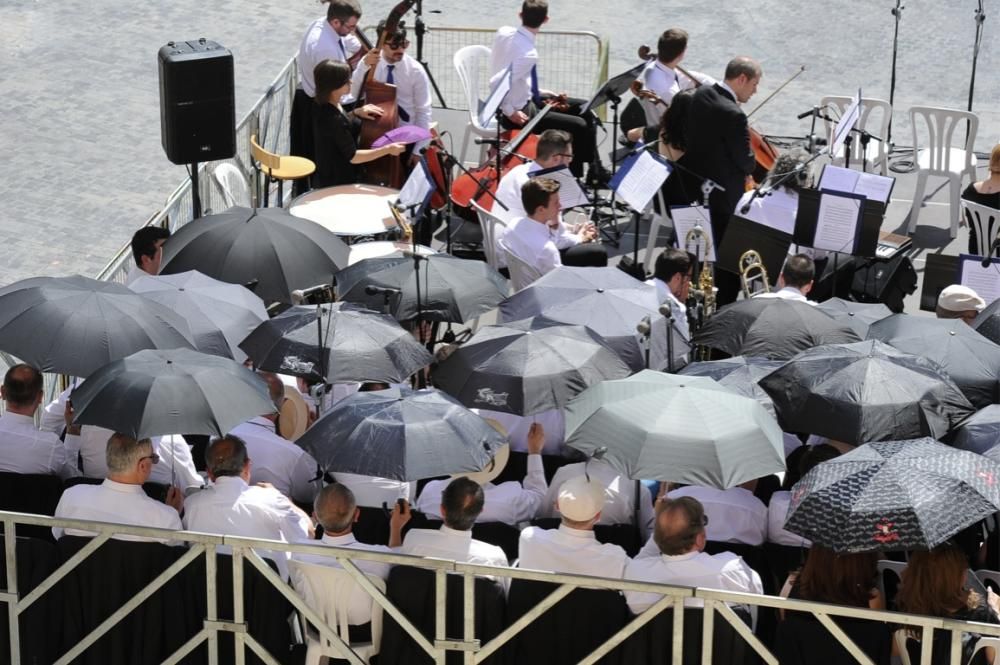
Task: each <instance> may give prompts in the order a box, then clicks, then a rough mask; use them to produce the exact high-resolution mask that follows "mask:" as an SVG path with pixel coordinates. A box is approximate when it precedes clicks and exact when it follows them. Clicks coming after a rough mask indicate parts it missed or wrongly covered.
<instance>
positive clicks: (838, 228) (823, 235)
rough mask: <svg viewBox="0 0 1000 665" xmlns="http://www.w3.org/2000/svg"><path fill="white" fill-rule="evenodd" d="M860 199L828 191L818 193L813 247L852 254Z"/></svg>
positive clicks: (856, 233) (859, 212)
mask: <svg viewBox="0 0 1000 665" xmlns="http://www.w3.org/2000/svg"><path fill="white" fill-rule="evenodd" d="M861 201H862V199H860V198H855V197H853V196H843V195H840V194H833V193H830V192H823V193H822V194H820V199H819V214H818V215H817V218H816V237H815V239H814V240H813V247H814V248H815V249H825V250H827V251H830V252H842V253H845V254H853V253H854V241H855V239H856V238H857V237H858V224H859V222H860V220H861Z"/></svg>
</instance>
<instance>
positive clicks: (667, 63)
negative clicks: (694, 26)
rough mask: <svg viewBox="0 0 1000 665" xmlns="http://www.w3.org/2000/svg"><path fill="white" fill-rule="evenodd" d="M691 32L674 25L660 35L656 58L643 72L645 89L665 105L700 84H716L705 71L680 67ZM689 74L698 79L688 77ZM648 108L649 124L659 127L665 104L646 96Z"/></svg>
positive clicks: (643, 87)
mask: <svg viewBox="0 0 1000 665" xmlns="http://www.w3.org/2000/svg"><path fill="white" fill-rule="evenodd" d="M687 44H688V33H687V32H685V31H684V30H681V29H680V28H670V29H669V30H665V31H664V32H663V34H662V35H660V38H659V40H657V42H656V58H654V59H652V60H650V61H649V64H647V65H646V68H645V69H643V70H642V74H640V75H639V82H640V83H641V85H642V89H643V90H649V91H650V92H652V93H654V94H655V95H656V96H657V97H658V98H659V99H660V100H661V101H663V103H664V104H667V105H669V104H670V102H671V100H673V98H674V95H676V94H677V93H678V92H680V91H681V90H690V89H692V88H695V87H697V86H698V85H713V84H714V83H715V79H713V78H712V77H710V76H706V75H705V74H700V73H698V72H692V71H690V70H685V71H684V72H682V71H680V70H678V69H677V67H678V65H680V64H681V61H682V60H684V54H685V53H686V52H687ZM688 73H690V74H691V76H694V79H691V78H689V77H688ZM641 101H642V107H643V109H644V110H645V111H646V125H647V126H649V127H655V126H656V125H657V124H659V122H660V116H661V115H663V111H664V107H663V105H661V104H657V103H656V102H654V101H651V100H649V99H643V100H641Z"/></svg>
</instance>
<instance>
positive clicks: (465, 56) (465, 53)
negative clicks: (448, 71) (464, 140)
mask: <svg viewBox="0 0 1000 665" xmlns="http://www.w3.org/2000/svg"><path fill="white" fill-rule="evenodd" d="M490 53H491V51H490V49H489V47H487V46H482V45H479V44H475V45H472V46H465V47H463V48H460V49H458V50H457V51H455V56H454V58H452V61H453V62H454V63H455V71H457V72H458V79H459V81H461V82H462V90H464V91H465V100H466V103H467V104H468V106H469V121H470V122H471V123H472V124H473V125H474V126H475V127H477V128H478V129H489V128H491V127H492V128H493V129H496V122H495V121H491V122H490V123H489V125H487V126H485V127H484V126H483V125H481V124H480V123H479V108H480V106H481V105H482V101H481V100H480V97H479V86H480V78H479V77H480V72H481V71H483V69H484V68H485V66H486V63H487V62H489V58H490Z"/></svg>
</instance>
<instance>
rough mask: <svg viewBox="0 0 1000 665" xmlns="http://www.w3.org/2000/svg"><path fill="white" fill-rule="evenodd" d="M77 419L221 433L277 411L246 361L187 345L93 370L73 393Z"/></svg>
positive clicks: (149, 429) (127, 429)
mask: <svg viewBox="0 0 1000 665" xmlns="http://www.w3.org/2000/svg"><path fill="white" fill-rule="evenodd" d="M71 399H72V401H73V410H74V411H75V413H76V420H75V422H76V423H78V424H80V425H97V426H99V427H104V428H107V429H109V430H112V431H115V432H122V433H124V434H128V435H129V436H132V437H135V438H145V437H150V436H157V435H166V434H214V435H217V436H220V435H222V434H225V433H226V432H228V431H229V430H231V429H232V428H233V427H235V426H236V425H239V424H240V423H242V422H246V421H247V420H249V419H250V418H253V417H254V416H259V415H261V414H263V413H271V412H273V411H274V403H273V402H271V398H270V397H269V396H268V391H267V384H266V383H265V382H264V381H263V380H262V379H261V378H260V377H259V376H257V375H256V374H254V373H253V372H251V371H250V370H248V369H247V368H245V367H243V365H241V364H239V363H237V362H235V361H233V360H230V359H228V358H221V357H219V356H211V355H208V354H205V353H199V352H197V351H190V350H187V349H175V350H171V351H156V350H149V351H139V352H138V353H134V354H132V355H131V356H129V357H127V358H123V359H122V360H117V361H115V362H113V363H110V364H108V365H106V366H104V367H102V368H101V369H99V370H97V371H96V372H94V373H93V374H91V375H90V376H89V377H88V378H87V380H86V381H84V382H83V383H82V384H80V386H79V387H78V388H76V390H74V391H73V394H72V397H71Z"/></svg>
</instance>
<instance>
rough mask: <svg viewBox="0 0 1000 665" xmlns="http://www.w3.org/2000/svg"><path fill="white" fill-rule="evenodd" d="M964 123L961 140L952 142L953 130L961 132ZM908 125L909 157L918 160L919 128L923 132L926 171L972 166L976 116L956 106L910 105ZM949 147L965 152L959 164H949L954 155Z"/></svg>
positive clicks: (954, 139) (977, 117)
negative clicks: (911, 146)
mask: <svg viewBox="0 0 1000 665" xmlns="http://www.w3.org/2000/svg"><path fill="white" fill-rule="evenodd" d="M966 123H968V127H969V131H968V136H966V138H965V141H964V143H962V144H961V145H955V141H956V138H955V132H956V130H957V131H958V132H959V137H961V132H963V131H965V127H966ZM910 126H911V127H912V128H913V160H914V162H916V161H917V159H918V153H919V151H920V150H919V149H920V139H919V136H920V133H921V132H920V129H921V127H923V128H924V131H925V133H926V135H927V145H926V146H924V147H925V148H926V149H927V151H928V152H927V163H928V167H927V170H928V172H930V173H935V172H937V173H950V172H951V171H954V170H956V168H958V167H961V169H966V168H972V169H974V168H975V165H976V162H975V159H976V156H975V153H974V152H973V150H972V146H973V145H974V144H975V142H976V132H977V131H978V130H979V116H977V115H976V114H975V113H969V112H968V111H960V110H958V109H946V108H938V107H934V106H912V107H910ZM952 148H961V149H962V150H964V151H965V161H964V162H963V163H962V164H952V159H954V158H956V155H954V154H953V152H952Z"/></svg>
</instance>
